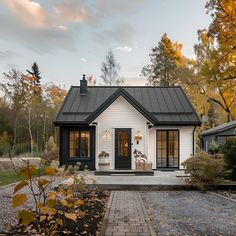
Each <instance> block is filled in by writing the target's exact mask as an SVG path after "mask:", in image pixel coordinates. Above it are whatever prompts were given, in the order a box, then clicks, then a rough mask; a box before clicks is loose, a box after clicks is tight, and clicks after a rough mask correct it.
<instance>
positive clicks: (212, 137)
mask: <svg viewBox="0 0 236 236" xmlns="http://www.w3.org/2000/svg"><path fill="white" fill-rule="evenodd" d="M201 137H202V149H203V150H204V151H206V152H208V150H209V148H211V147H212V146H214V145H217V146H222V145H224V144H225V143H226V141H227V140H228V139H230V138H236V121H235V120H234V121H230V122H228V123H224V124H222V125H219V126H216V127H214V128H211V129H208V130H206V131H203V132H202V133H201Z"/></svg>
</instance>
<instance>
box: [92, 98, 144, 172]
mask: <svg viewBox="0 0 236 236" xmlns="http://www.w3.org/2000/svg"><path fill="white" fill-rule="evenodd" d="M94 122H97V128H96V137H97V138H96V157H97V155H98V154H99V153H100V152H101V151H106V152H108V153H109V154H110V161H111V168H112V169H115V162H114V156H115V144H114V143H115V138H114V137H115V128H131V142H132V144H133V145H132V148H131V153H132V162H131V168H132V169H134V168H135V163H134V158H133V151H134V150H135V149H137V150H139V151H141V152H142V153H145V154H147V152H146V151H147V147H148V143H147V141H148V139H147V134H146V132H147V122H148V120H147V119H146V118H145V117H144V116H143V115H142V114H141V113H140V112H138V111H137V110H136V109H135V108H134V107H133V106H132V105H131V104H130V103H129V102H127V101H126V100H125V99H124V98H123V97H119V98H118V99H117V100H115V101H114V102H113V103H112V104H111V105H110V106H109V107H108V108H107V109H106V110H105V111H104V112H103V113H102V114H101V115H99V116H98V117H97V119H96V120H95V121H94ZM106 130H107V132H108V137H105V131H106ZM137 131H140V133H141V135H142V136H143V139H142V140H140V141H139V144H137V143H136V141H135V140H134V135H135V134H136V133H137ZM97 168H98V160H97V159H96V169H97Z"/></svg>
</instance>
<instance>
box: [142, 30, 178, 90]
mask: <svg viewBox="0 0 236 236" xmlns="http://www.w3.org/2000/svg"><path fill="white" fill-rule="evenodd" d="M181 49H182V45H181V44H179V43H177V42H176V43H174V42H172V41H171V40H170V39H169V38H168V36H167V34H166V33H165V34H164V35H163V36H162V38H161V40H160V41H159V42H158V45H157V46H156V47H154V48H152V52H151V54H150V61H151V63H150V64H149V65H147V66H145V67H143V69H142V71H141V74H142V75H143V76H145V77H147V78H148V83H149V84H151V85H160V86H171V85H175V84H176V83H177V78H176V75H175V69H176V68H177V66H178V65H180V64H181V63H182V57H181Z"/></svg>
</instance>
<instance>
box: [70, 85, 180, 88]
mask: <svg viewBox="0 0 236 236" xmlns="http://www.w3.org/2000/svg"><path fill="white" fill-rule="evenodd" d="M180 87H181V86H180V85H176V86H145V85H144V86H135V85H132V86H105V85H99V86H88V88H180ZM71 88H80V86H79V85H71Z"/></svg>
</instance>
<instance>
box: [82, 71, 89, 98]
mask: <svg viewBox="0 0 236 236" xmlns="http://www.w3.org/2000/svg"><path fill="white" fill-rule="evenodd" d="M87 83H88V81H87V80H86V75H83V79H82V80H80V94H81V95H86V94H87Z"/></svg>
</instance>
